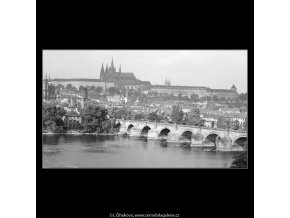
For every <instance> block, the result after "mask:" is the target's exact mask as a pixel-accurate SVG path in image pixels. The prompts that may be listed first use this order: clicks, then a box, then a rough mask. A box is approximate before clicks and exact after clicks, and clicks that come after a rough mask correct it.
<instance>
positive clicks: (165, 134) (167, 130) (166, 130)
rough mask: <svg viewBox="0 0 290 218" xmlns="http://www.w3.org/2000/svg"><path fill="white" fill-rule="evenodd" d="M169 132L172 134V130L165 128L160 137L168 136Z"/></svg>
mask: <svg viewBox="0 0 290 218" xmlns="http://www.w3.org/2000/svg"><path fill="white" fill-rule="evenodd" d="M169 132H170V129H168V128H164V129H162V130H161V131H160V133H159V136H161V137H163V136H168V134H169Z"/></svg>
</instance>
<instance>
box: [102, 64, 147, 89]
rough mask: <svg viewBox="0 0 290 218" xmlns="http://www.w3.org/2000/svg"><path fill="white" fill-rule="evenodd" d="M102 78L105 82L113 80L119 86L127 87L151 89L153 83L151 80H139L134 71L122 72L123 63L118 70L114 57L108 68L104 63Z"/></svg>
mask: <svg viewBox="0 0 290 218" xmlns="http://www.w3.org/2000/svg"><path fill="white" fill-rule="evenodd" d="M100 80H101V81H103V82H113V83H115V85H116V87H117V88H126V89H135V90H136V89H149V88H150V87H151V83H150V82H149V81H141V80H138V79H137V78H136V77H135V75H134V73H132V72H122V70H121V65H120V67H119V70H118V71H117V70H116V67H115V66H114V61H113V59H112V62H111V66H110V67H108V65H106V69H104V66H103V64H102V68H101V72H100Z"/></svg>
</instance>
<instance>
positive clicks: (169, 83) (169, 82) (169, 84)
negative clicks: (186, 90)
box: [168, 77, 171, 86]
mask: <svg viewBox="0 0 290 218" xmlns="http://www.w3.org/2000/svg"><path fill="white" fill-rule="evenodd" d="M168 86H171V81H170V77H169V80H168Z"/></svg>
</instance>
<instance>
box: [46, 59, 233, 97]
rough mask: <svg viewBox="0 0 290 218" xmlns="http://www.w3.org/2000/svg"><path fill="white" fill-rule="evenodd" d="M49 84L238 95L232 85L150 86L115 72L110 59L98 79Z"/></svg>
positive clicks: (170, 92)
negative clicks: (213, 86) (109, 63)
mask: <svg viewBox="0 0 290 218" xmlns="http://www.w3.org/2000/svg"><path fill="white" fill-rule="evenodd" d="M51 84H53V85H58V84H62V85H63V86H67V85H68V84H71V85H72V86H74V87H76V88H77V89H79V87H80V86H84V87H87V86H94V87H102V88H103V91H104V92H105V91H107V90H108V89H109V88H111V87H116V88H118V89H123V88H125V89H134V90H141V91H146V92H148V91H153V92H157V93H159V94H161V95H175V96H178V95H180V94H181V95H182V96H190V95H192V94H196V95H198V96H199V97H204V96H211V97H216V98H225V99H231V100H234V99H237V98H238V93H237V88H236V87H235V85H233V86H232V87H231V88H230V89H211V88H208V87H198V86H174V85H172V84H171V81H170V78H168V79H167V78H166V79H165V84H164V85H151V83H150V82H149V81H141V80H139V79H137V78H136V77H135V75H134V73H132V72H122V70H121V65H120V66H119V70H118V71H117V69H116V67H115V66H114V60H113V59H112V61H111V65H110V66H108V64H106V68H104V64H103V63H102V66H101V70H100V76H99V79H87V78H71V79H52V80H51Z"/></svg>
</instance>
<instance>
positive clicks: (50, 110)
mask: <svg viewBox="0 0 290 218" xmlns="http://www.w3.org/2000/svg"><path fill="white" fill-rule="evenodd" d="M65 114H66V111H65V110H64V109H63V108H62V107H57V106H55V105H43V107H42V122H43V128H44V129H45V130H48V131H52V132H61V131H62V130H63V127H64V121H63V120H62V118H63V116H64V115H65Z"/></svg>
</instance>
